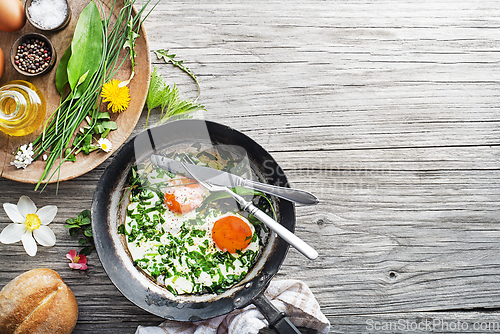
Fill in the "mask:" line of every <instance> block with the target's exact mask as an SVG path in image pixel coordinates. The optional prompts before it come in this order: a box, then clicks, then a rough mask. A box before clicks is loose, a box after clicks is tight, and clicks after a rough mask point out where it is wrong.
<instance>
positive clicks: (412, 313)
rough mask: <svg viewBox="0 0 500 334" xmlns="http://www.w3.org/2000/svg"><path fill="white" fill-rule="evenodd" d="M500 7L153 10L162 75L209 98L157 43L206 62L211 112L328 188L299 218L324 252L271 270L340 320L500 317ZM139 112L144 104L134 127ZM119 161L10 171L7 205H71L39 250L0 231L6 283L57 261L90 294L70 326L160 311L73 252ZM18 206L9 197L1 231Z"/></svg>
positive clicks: (361, 327) (117, 325) (0, 271)
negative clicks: (28, 201)
mask: <svg viewBox="0 0 500 334" xmlns="http://www.w3.org/2000/svg"><path fill="white" fill-rule="evenodd" d="M499 17H500V4H499V3H498V2H497V1H481V2H477V1H470V0H468V1H460V2H456V1H445V0H442V1H437V2H436V1H410V0H407V1H393V0H382V1H368V0H359V1H358V0H349V1H331V2H325V1H314V0H290V1H287V2H286V3H285V2H282V1H253V2H247V1H237V0H231V1H210V2H209V1H205V0H194V1H175V0H174V1H169V2H161V3H160V4H159V5H158V7H157V8H156V9H155V10H154V11H153V13H152V14H151V16H150V17H149V18H148V19H147V21H146V23H145V24H146V29H147V32H148V38H149V42H150V49H151V59H152V63H153V64H152V65H153V66H157V67H158V70H159V72H160V73H161V74H162V75H163V76H164V77H165V78H166V79H167V81H168V82H169V83H170V84H173V83H176V84H177V85H178V87H179V90H180V92H181V94H182V95H183V96H185V97H187V98H195V97H196V96H197V93H198V92H197V87H196V85H195V84H194V82H193V81H192V80H191V79H190V78H189V77H188V76H187V75H186V74H185V73H183V72H182V71H180V70H179V69H177V68H174V67H172V66H171V65H168V64H165V63H164V62H163V61H161V60H158V59H157V58H156V56H155V55H154V53H153V51H154V50H158V49H170V52H171V53H175V54H177V58H178V59H182V60H184V65H186V66H187V67H188V68H190V69H191V70H192V71H193V72H194V73H196V74H197V75H198V78H199V81H200V85H201V90H202V94H201V96H200V99H199V102H200V103H202V104H204V105H205V106H206V108H207V112H206V113H204V114H203V115H202V117H204V118H206V119H209V120H215V121H218V122H221V123H224V124H227V125H229V126H231V127H233V128H235V129H238V130H240V131H242V132H243V133H245V134H247V135H248V136H250V137H252V138H253V139H254V140H256V141H257V142H258V143H259V144H261V145H262V146H263V147H264V148H265V149H267V150H268V151H270V152H271V154H272V155H273V156H274V157H275V159H276V160H277V161H278V162H279V163H280V165H281V166H282V167H283V168H284V170H285V172H286V174H287V176H288V178H289V181H290V184H291V185H292V186H294V187H297V188H300V189H304V190H308V191H312V192H314V193H316V194H317V195H318V197H319V198H320V200H321V201H320V204H318V205H317V206H315V207H304V206H298V207H297V209H296V210H297V231H296V233H297V235H299V236H300V237H301V238H303V239H304V240H306V241H308V242H310V243H312V244H314V245H315V247H317V249H318V250H319V252H320V258H319V259H318V260H317V261H315V262H310V261H308V260H306V259H305V258H303V257H302V256H301V255H300V254H299V253H298V252H297V251H295V250H293V249H291V250H290V251H289V253H288V255H287V258H286V260H285V263H284V264H283V266H282V267H281V270H280V271H279V273H278V275H277V276H276V279H285V278H294V279H301V280H304V281H305V282H306V283H307V284H308V285H309V286H310V287H311V289H312V291H313V292H314V294H315V296H316V298H317V299H318V301H319V303H320V305H321V307H322V310H323V311H324V313H325V314H326V315H327V317H328V318H329V320H330V321H331V322H332V329H331V333H388V332H392V333H402V332H404V333H423V332H427V329H428V328H429V327H420V328H417V329H414V328H413V327H411V326H419V325H420V326H423V325H421V324H424V325H425V324H426V321H427V322H431V323H432V324H433V325H434V324H435V326H433V327H432V329H433V331H434V332H437V333H450V332H455V333H459V332H468V333H485V332H498V331H500V329H498V328H495V327H494V326H496V325H497V324H498V308H499V307H500V298H499V297H498V296H499V295H500V293H499V292H500V285H499V281H498V277H499V274H500V260H499V258H498V256H497V254H498V244H499V242H500V228H499V227H498V216H499V215H498V213H499V211H500V204H499V203H500V195H499V194H500V192H499V185H500V184H499V183H500V182H499V181H498V180H499V176H500V151H499V150H500V139H499V138H500V131H499V130H500V126H499V125H500V118H499V116H498V106H499V96H500V95H499V93H498V91H499V84H500V82H499V80H498V74H499V67H498V64H499V61H500V49H499V45H500V37H499V35H498V28H499V27H500V20H499V19H498V18H499ZM157 119H158V115H157V111H153V112H152V121H151V122H150V126H151V125H153V124H154V121H155V120H157ZM144 125H145V113H143V116H142V118H141V120H140V121H139V123H138V125H137V127H136V129H135V131H134V134H137V133H139V132H140V131H141V130H142V129H143V128H144ZM108 163H109V162H105V163H103V164H102V165H101V166H99V167H98V168H96V169H95V170H93V171H91V172H89V173H87V174H85V175H83V176H81V177H79V178H76V179H74V180H71V181H68V182H64V183H62V184H61V186H60V189H59V194H58V195H57V196H56V195H55V186H54V185H51V186H49V187H48V189H47V190H46V191H45V192H44V193H42V194H37V193H35V192H33V186H32V185H26V184H20V183H14V182H11V181H9V180H5V179H0V201H1V202H2V203H4V202H11V203H13V202H16V201H17V199H18V197H19V196H20V195H21V194H26V195H29V196H30V197H31V198H32V199H33V200H34V201H35V202H36V203H37V205H39V206H43V205H47V204H56V205H58V207H59V213H58V215H57V217H56V220H55V222H54V223H53V224H52V225H51V226H52V227H53V230H54V231H55V233H56V235H57V238H58V241H57V244H56V246H55V247H53V248H43V247H40V251H39V254H38V255H37V257H36V258H35V260H33V259H31V258H29V257H28V256H27V255H26V254H25V253H24V251H23V249H22V246H21V245H20V244H14V245H0V286H3V285H4V284H6V283H7V282H8V281H9V280H10V279H12V278H14V277H15V276H17V275H18V274H20V273H22V272H24V271H26V270H29V269H32V268H34V267H49V268H52V269H55V270H56V271H58V272H59V273H60V274H61V275H62V277H63V279H64V280H65V281H66V282H67V283H68V285H69V286H70V288H71V289H72V290H73V291H74V292H75V295H76V296H77V299H78V302H79V306H80V318H79V322H78V324H77V327H76V330H75V333H95V332H97V331H98V332H101V333H116V332H122V333H134V332H135V328H136V327H137V325H138V324H141V325H155V324H158V323H159V322H160V321H161V319H160V318H157V317H155V316H152V315H149V314H148V313H147V312H145V311H142V310H141V309H139V308H137V307H136V306H134V305H133V304H132V303H130V302H129V301H128V300H127V299H126V298H124V297H123V296H122V295H121V294H120V293H119V292H118V290H117V289H116V288H115V287H114V286H113V285H112V284H111V282H110V281H109V279H108V278H107V276H106V274H105V272H104V270H103V268H102V266H101V265H100V263H99V260H98V258H97V256H96V254H95V253H94V254H93V255H91V256H90V258H89V263H90V265H89V269H88V270H87V271H86V272H77V271H71V270H70V269H69V268H68V267H67V264H66V260H65V258H64V256H65V254H66V253H67V252H68V251H69V249H71V248H78V246H77V241H76V240H75V239H72V238H70V237H69V235H68V233H67V231H66V230H65V229H64V227H63V225H64V221H65V219H67V218H70V217H73V216H75V215H76V214H78V213H79V212H80V211H81V210H83V209H86V208H89V207H90V204H91V200H92V194H93V192H94V189H95V185H96V183H97V181H98V179H99V177H100V175H101V174H102V172H103V170H104V168H105V167H106V165H107V164H108ZM8 221H9V220H8V218H7V216H6V215H5V213H4V212H3V210H0V229H2V228H4V227H5V226H6V225H7V224H8ZM96 291H99V293H96ZM400 321H401V323H400ZM446 323H447V324H448V327H444V326H445V324H446ZM452 324H455V326H456V325H458V324H462V326H466V325H465V324H467V329H466V330H462V329H463V327H462V328H451V327H449V326H453V325H452ZM475 324H477V325H476V326H479V327H478V328H475V327H474V325H475ZM371 325H373V328H371V327H370V326H371ZM384 325H385V326H396V325H398V326H399V327H394V328H393V327H390V328H387V327H383V326H384ZM440 325H441V326H442V327H439V326H440ZM481 326H483V327H481ZM484 326H489V327H484ZM264 332H265V331H264Z"/></svg>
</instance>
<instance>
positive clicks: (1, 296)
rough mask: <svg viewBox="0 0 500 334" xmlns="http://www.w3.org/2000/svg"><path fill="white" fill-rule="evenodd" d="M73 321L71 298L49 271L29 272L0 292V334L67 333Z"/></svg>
mask: <svg viewBox="0 0 500 334" xmlns="http://www.w3.org/2000/svg"><path fill="white" fill-rule="evenodd" d="M77 319H78V305H77V303H76V299H75V296H74V295H73V292H71V290H70V289H69V288H68V286H67V285H66V284H65V283H64V281H63V280H62V279H61V276H59V274H58V273H56V272H55V271H53V270H50V269H33V270H30V271H28V272H25V273H24V274H21V275H19V276H17V277H16V278H14V279H13V280H12V281H10V282H9V283H7V285H5V286H4V287H3V289H2V290H1V291H0V334H70V333H71V332H72V331H73V328H75V325H76V321H77Z"/></svg>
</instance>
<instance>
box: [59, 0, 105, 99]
mask: <svg viewBox="0 0 500 334" xmlns="http://www.w3.org/2000/svg"><path fill="white" fill-rule="evenodd" d="M103 34H104V32H103V28H102V23H101V14H100V13H99V10H98V9H97V6H96V4H95V3H94V2H93V1H91V2H90V3H89V4H88V5H87V7H85V8H84V9H83V11H82V13H81V14H80V17H79V19H78V22H77V23H76V28H75V33H74V34H73V40H72V42H71V50H74V52H72V53H71V56H70V58H69V60H68V64H67V66H68V69H67V71H68V82H69V85H70V87H71V90H72V91H73V92H74V91H75V89H76V88H77V83H78V82H79V80H80V78H81V77H82V76H83V75H85V73H87V75H86V77H87V76H89V77H92V76H93V75H94V73H95V72H96V71H97V69H98V68H99V66H100V64H101V59H102V57H103V53H102V49H103V39H104V37H103ZM89 84H90V81H86V82H85V80H84V82H83V83H81V85H80V87H78V89H79V93H78V94H79V95H81V92H82V91H85V89H86V88H87V87H88V86H89ZM78 94H77V96H78Z"/></svg>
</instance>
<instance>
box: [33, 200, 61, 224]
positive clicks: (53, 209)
mask: <svg viewBox="0 0 500 334" xmlns="http://www.w3.org/2000/svg"><path fill="white" fill-rule="evenodd" d="M36 214H37V215H38V218H40V221H41V222H42V225H48V224H50V223H51V222H52V220H54V217H55V216H56V214H57V206H55V205H47V206H44V207H43V208H41V209H40V210H38V211H37V212H36Z"/></svg>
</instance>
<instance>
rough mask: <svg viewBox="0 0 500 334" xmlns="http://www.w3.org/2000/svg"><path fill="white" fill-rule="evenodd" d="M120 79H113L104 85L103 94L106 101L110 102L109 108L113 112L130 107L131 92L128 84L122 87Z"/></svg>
mask: <svg viewBox="0 0 500 334" xmlns="http://www.w3.org/2000/svg"><path fill="white" fill-rule="evenodd" d="M120 83H121V81H120V80H116V79H113V80H111V81H108V82H106V83H105V84H104V85H103V86H102V92H101V96H102V97H103V98H104V100H103V101H104V102H109V104H108V109H111V111H112V112H122V111H124V110H125V109H127V108H128V105H129V103H130V93H129V90H128V87H127V86H123V87H120Z"/></svg>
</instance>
